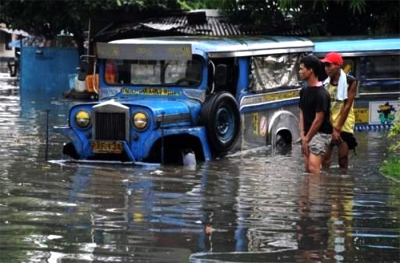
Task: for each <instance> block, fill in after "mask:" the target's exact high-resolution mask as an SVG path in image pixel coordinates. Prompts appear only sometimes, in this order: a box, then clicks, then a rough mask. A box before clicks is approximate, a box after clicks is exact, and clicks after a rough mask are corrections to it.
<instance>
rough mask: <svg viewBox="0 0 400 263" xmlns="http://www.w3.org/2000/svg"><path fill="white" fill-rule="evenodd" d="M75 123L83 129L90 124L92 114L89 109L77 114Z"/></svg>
mask: <svg viewBox="0 0 400 263" xmlns="http://www.w3.org/2000/svg"><path fill="white" fill-rule="evenodd" d="M75 124H76V126H78V127H79V128H81V129H85V128H87V127H89V125H90V114H89V112H87V111H84V110H81V111H78V112H77V113H76V114H75Z"/></svg>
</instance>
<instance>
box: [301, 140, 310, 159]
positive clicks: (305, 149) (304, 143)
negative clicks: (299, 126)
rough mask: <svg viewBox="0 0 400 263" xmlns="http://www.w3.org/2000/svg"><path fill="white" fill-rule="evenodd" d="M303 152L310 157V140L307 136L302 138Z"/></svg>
mask: <svg viewBox="0 0 400 263" xmlns="http://www.w3.org/2000/svg"><path fill="white" fill-rule="evenodd" d="M301 152H302V153H303V154H304V155H305V156H308V155H309V154H310V149H309V148H308V139H307V138H306V136H301Z"/></svg>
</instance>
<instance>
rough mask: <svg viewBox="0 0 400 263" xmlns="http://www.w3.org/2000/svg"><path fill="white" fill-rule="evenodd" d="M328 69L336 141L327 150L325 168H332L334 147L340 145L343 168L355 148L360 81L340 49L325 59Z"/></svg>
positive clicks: (328, 85)
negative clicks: (345, 63) (348, 71)
mask: <svg viewBox="0 0 400 263" xmlns="http://www.w3.org/2000/svg"><path fill="white" fill-rule="evenodd" d="M321 61H322V63H324V67H325V72H326V74H327V75H328V78H327V79H326V80H325V81H324V84H325V87H326V88H327V90H328V92H329V94H330V97H331V121H332V125H333V127H334V129H333V133H332V142H331V144H330V146H329V147H328V149H327V150H326V153H325V156H324V158H323V161H322V167H323V168H329V166H330V165H331V162H332V158H331V156H332V151H333V147H334V146H337V147H338V163H339V167H340V168H341V169H342V170H347V168H348V165H349V150H352V149H355V147H356V146H357V141H356V139H355V137H354V124H355V115H354V110H353V103H354V99H355V96H356V87H357V81H356V79H355V78H354V77H352V76H350V75H346V73H345V72H344V71H343V70H342V69H341V66H342V65H343V58H342V56H341V55H340V54H338V53H336V52H331V53H328V54H327V55H326V56H325V58H324V59H322V60H321Z"/></svg>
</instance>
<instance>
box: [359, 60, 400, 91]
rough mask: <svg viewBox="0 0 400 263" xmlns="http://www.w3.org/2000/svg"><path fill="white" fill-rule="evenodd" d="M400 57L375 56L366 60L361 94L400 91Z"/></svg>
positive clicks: (362, 75)
mask: <svg viewBox="0 0 400 263" xmlns="http://www.w3.org/2000/svg"><path fill="white" fill-rule="evenodd" d="M399 65H400V57H399V56H375V57H367V58H365V60H364V64H363V68H364V72H362V73H361V79H362V81H361V83H360V84H361V85H360V92H361V93H374V92H393V91H399V89H400V67H399Z"/></svg>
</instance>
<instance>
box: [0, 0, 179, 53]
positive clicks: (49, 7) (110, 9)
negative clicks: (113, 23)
mask: <svg viewBox="0 0 400 263" xmlns="http://www.w3.org/2000/svg"><path fill="white" fill-rule="evenodd" d="M182 7H183V3H182V2H181V1H179V0H101V1H92V0H82V1H73V0H47V1H44V0H30V1H26V0H2V1H1V4H0V20H1V22H3V23H6V24H7V25H8V26H9V27H11V28H13V29H22V30H24V31H26V32H28V33H29V34H32V35H35V36H43V37H44V38H45V39H46V40H54V39H55V38H56V36H57V34H59V33H60V32H61V30H64V31H67V32H69V33H72V34H73V37H74V40H75V42H76V43H77V45H78V49H79V50H80V53H81V54H82V52H83V44H84V40H85V35H84V33H85V31H86V30H88V23H89V21H90V19H91V18H105V19H107V18H109V19H113V18H118V19H125V20H134V19H140V18H143V17H146V16H148V15H149V14H151V15H154V14H158V13H160V12H165V11H166V10H175V9H181V8H182Z"/></svg>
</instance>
